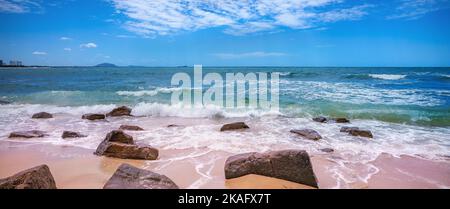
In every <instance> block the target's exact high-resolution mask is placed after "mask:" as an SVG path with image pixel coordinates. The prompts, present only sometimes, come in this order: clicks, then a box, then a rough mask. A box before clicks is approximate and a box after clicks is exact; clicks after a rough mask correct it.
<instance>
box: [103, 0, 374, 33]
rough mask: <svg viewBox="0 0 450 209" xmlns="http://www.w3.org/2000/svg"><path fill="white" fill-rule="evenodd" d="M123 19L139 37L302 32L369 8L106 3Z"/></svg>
mask: <svg viewBox="0 0 450 209" xmlns="http://www.w3.org/2000/svg"><path fill="white" fill-rule="evenodd" d="M109 1H110V2H112V4H113V6H114V7H115V8H116V10H117V12H119V13H121V14H124V15H126V16H127V17H128V18H129V20H128V21H126V22H125V23H124V27H125V28H126V29H128V30H129V31H132V32H134V33H137V34H140V35H143V36H156V35H168V34H174V33H178V32H184V31H196V30H200V29H205V28H213V27H224V32H225V33H228V34H232V35H245V34H249V33H256V32H261V31H274V30H279V29H280V28H283V27H287V28H292V29H304V28H311V27H317V26H318V25H322V24H325V23H330V22H337V21H343V20H357V19H360V18H362V17H363V16H365V15H366V14H367V12H366V10H367V9H368V8H369V5H364V4H353V5H350V4H343V2H344V0H259V1H253V0H242V1H235V0H153V1H147V0H127V1H123V0H109Z"/></svg>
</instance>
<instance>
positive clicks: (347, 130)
mask: <svg viewBox="0 0 450 209" xmlns="http://www.w3.org/2000/svg"><path fill="white" fill-rule="evenodd" d="M340 131H341V132H345V133H348V134H350V135H352V136H361V137H367V138H373V135H372V132H371V131H369V130H363V129H360V128H358V127H345V126H344V127H342V128H341V130H340Z"/></svg>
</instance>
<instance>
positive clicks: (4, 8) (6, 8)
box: [0, 0, 42, 13]
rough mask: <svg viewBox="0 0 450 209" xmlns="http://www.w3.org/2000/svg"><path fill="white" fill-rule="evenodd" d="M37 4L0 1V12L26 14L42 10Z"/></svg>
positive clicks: (28, 1)
mask: <svg viewBox="0 0 450 209" xmlns="http://www.w3.org/2000/svg"><path fill="white" fill-rule="evenodd" d="M38 2H39V1H36V0H0V12H2V13H27V12H31V11H32V10H42V7H41V5H40V3H38Z"/></svg>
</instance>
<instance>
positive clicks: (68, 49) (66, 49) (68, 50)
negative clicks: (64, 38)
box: [64, 48, 72, 52]
mask: <svg viewBox="0 0 450 209" xmlns="http://www.w3.org/2000/svg"><path fill="white" fill-rule="evenodd" d="M64 51H67V52H70V51H72V48H64Z"/></svg>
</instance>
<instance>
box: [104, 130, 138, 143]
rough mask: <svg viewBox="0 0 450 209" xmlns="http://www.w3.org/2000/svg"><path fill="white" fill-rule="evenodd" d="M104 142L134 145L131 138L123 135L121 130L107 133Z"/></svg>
mask: <svg viewBox="0 0 450 209" xmlns="http://www.w3.org/2000/svg"><path fill="white" fill-rule="evenodd" d="M104 141H108V142H119V143H124V144H134V141H133V137H132V136H130V135H128V134H126V133H124V132H123V131H121V130H114V131H111V132H109V133H108V134H107V135H106V137H105V139H104Z"/></svg>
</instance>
